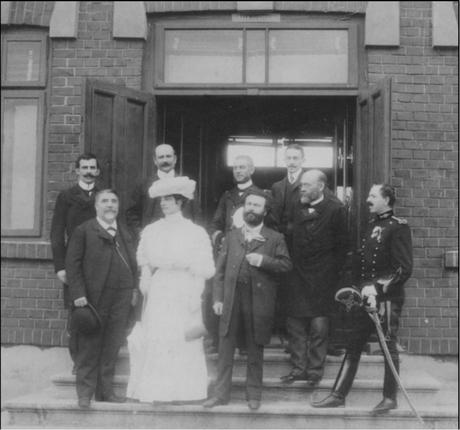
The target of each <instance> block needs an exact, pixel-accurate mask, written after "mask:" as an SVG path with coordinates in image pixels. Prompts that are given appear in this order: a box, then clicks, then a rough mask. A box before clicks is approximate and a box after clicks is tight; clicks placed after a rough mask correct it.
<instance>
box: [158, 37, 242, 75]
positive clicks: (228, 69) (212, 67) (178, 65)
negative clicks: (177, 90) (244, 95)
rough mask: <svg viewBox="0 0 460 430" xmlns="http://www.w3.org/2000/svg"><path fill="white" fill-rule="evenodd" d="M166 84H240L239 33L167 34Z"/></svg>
mask: <svg viewBox="0 0 460 430" xmlns="http://www.w3.org/2000/svg"><path fill="white" fill-rule="evenodd" d="M164 80H165V82H166V83H189V84H192V83H222V84H229V83H232V84H234V83H241V82H242V81H243V32H242V30H167V31H166V32H165V70H164Z"/></svg>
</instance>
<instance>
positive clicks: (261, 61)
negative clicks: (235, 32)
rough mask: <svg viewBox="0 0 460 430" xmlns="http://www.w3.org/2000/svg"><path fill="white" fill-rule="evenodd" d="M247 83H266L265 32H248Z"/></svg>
mask: <svg viewBox="0 0 460 430" xmlns="http://www.w3.org/2000/svg"><path fill="white" fill-rule="evenodd" d="M246 40H247V47H246V82H248V83H260V82H265V31H264V30H248V31H247V32H246Z"/></svg>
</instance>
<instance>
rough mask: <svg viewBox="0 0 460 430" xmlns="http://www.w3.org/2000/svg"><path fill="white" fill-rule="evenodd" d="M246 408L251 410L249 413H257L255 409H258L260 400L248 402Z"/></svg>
mask: <svg viewBox="0 0 460 430" xmlns="http://www.w3.org/2000/svg"><path fill="white" fill-rule="evenodd" d="M248 408H249V409H251V411H257V409H259V408H260V400H249V401H248Z"/></svg>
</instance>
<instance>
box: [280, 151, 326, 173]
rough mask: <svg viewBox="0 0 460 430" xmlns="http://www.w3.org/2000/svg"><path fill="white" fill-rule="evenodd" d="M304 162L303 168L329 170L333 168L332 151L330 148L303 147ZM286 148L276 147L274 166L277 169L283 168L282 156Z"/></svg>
mask: <svg viewBox="0 0 460 430" xmlns="http://www.w3.org/2000/svg"><path fill="white" fill-rule="evenodd" d="M303 150H304V154H305V160H304V162H303V165H302V166H303V167H304V168H318V169H319V168H323V169H331V168H332V167H334V150H333V148H332V147H331V146H303ZM285 152H286V148H284V147H278V151H277V154H276V158H277V160H276V165H277V166H278V167H285V166H286V163H285V162H284V154H285Z"/></svg>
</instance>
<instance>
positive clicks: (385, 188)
mask: <svg viewBox="0 0 460 430" xmlns="http://www.w3.org/2000/svg"><path fill="white" fill-rule="evenodd" d="M375 185H376V186H377V187H380V194H381V196H382V197H383V198H387V197H388V206H390V207H393V206H394V204H395V201H396V193H395V189H394V188H393V187H392V186H391V185H390V184H375Z"/></svg>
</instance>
